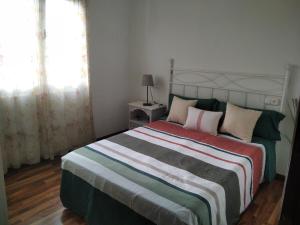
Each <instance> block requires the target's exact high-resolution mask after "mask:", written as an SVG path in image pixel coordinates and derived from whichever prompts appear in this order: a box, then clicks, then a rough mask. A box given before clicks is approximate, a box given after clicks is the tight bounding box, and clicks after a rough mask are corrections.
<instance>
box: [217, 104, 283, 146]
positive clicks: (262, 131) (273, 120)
mask: <svg viewBox="0 0 300 225" xmlns="http://www.w3.org/2000/svg"><path fill="white" fill-rule="evenodd" d="M226 105H227V104H226V102H220V101H218V103H217V104H216V105H215V107H214V109H213V111H221V112H224V115H225V112H226ZM242 108H247V107H242ZM248 109H254V110H258V111H262V114H261V116H260V117H259V119H258V121H257V123H256V126H255V128H254V131H253V136H257V137H262V138H265V139H268V140H272V141H280V140H281V136H280V131H279V123H280V121H281V120H283V119H284V118H285V116H284V115H283V114H282V113H280V112H276V111H273V110H261V109H255V108H248ZM223 121H224V116H223V117H222V118H221V119H220V124H222V123H223Z"/></svg>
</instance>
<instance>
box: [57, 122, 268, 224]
mask: <svg viewBox="0 0 300 225" xmlns="http://www.w3.org/2000/svg"><path fill="white" fill-rule="evenodd" d="M265 158H266V156H265V148H264V146H263V145H261V144H248V143H243V142H241V141H238V140H236V139H233V138H231V137H226V136H212V135H209V134H205V133H199V132H194V131H189V130H186V129H183V128H182V127H181V126H179V125H176V124H173V123H169V122H166V121H156V122H154V123H151V124H149V125H147V126H145V127H139V128H136V129H133V130H130V131H127V132H124V133H122V134H119V135H116V136H113V137H111V138H108V139H105V140H101V141H98V142H95V143H92V144H90V145H87V146H85V147H83V148H80V149H77V150H75V151H73V152H71V153H69V154H67V155H66V156H64V157H63V158H62V169H63V173H67V174H69V175H71V176H74V177H75V178H78V179H80V181H83V182H85V183H86V184H88V186H89V187H92V188H93V189H95V190H96V191H97V192H99V193H103V194H104V195H105V196H107V197H108V198H110V199H112V200H114V201H116V202H118V203H119V204H120V205H122V206H124V207H126V208H127V209H129V210H131V211H133V213H134V215H139V216H141V217H143V218H145V220H146V221H150V222H151V223H153V224H160V225H173V224H174V225H177V224H178V225H182V224H186V225H200V224H202V225H227V224H228V225H233V224H236V223H237V222H238V220H239V216H240V214H241V213H242V212H244V211H245V210H246V208H247V207H248V206H249V204H250V203H251V201H252V199H253V196H254V195H255V193H256V192H257V190H258V188H259V184H260V183H261V182H262V181H263V176H264V167H265ZM62 183H64V185H63V189H64V193H65V194H66V192H67V191H66V190H68V189H69V190H70V192H72V191H73V192H74V193H78V195H80V194H81V192H84V189H80V185H79V186H78V187H76V185H74V184H72V182H64V176H63V178H62ZM67 183H69V184H70V185H69V187H68V186H67V185H66V184H67ZM76 188H78V190H76ZM63 195H64V194H62V199H66V198H64V196H63ZM70 196H71V195H70ZM72 198H75V196H74V195H73V197H72ZM86 198H87V197H86ZM68 201H69V202H66V201H64V200H63V203H64V205H65V206H67V207H69V208H71V209H72V208H74V209H76V208H78V205H80V201H76V204H77V205H74V204H72V203H71V202H72V199H70V198H69V200H68ZM82 201H83V202H84V201H85V203H84V205H89V204H88V203H87V201H95V199H93V198H91V199H89V200H87V199H83V200H82ZM74 202H75V201H74ZM82 204H83V203H82ZM97 204H98V205H102V204H105V201H103V202H98V203H97ZM109 205H110V204H109ZM90 207H92V206H90ZM107 207H109V206H105V205H103V208H107ZM90 210H93V209H90ZM108 210H109V208H108ZM75 211H76V210H75ZM82 212H83V213H82V214H87V213H88V210H86V209H84V210H83V211H82ZM114 213H115V216H116V217H118V212H114ZM83 216H85V217H87V215H83ZM103 217H105V215H103ZM95 224H97V223H95ZM107 224H114V223H109V222H108V223H107Z"/></svg>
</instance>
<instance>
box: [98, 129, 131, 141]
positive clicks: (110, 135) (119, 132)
mask: <svg viewBox="0 0 300 225" xmlns="http://www.w3.org/2000/svg"><path fill="white" fill-rule="evenodd" d="M126 131H128V129H125V130H121V131H118V132H115V133H112V134H108V135H105V136H102V137H100V138H96V141H101V140H103V139H106V138H110V137H112V136H115V135H117V134H121V133H123V132H126Z"/></svg>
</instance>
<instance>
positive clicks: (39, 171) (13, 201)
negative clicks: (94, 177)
mask: <svg viewBox="0 0 300 225" xmlns="http://www.w3.org/2000/svg"><path fill="white" fill-rule="evenodd" d="M60 179H61V171H60V159H55V160H54V161H45V162H42V163H40V164H37V165H33V166H26V167H24V168H22V169H19V170H11V171H9V173H8V174H7V175H6V177H5V181H6V192H7V199H8V211H9V212H8V214H9V222H10V224H11V225H27V224H34V225H86V223H85V222H84V220H83V219H82V218H80V217H79V216H77V215H76V214H74V213H73V212H71V211H70V210H68V209H65V208H64V207H63V206H62V204H61V202H60V199H59V188H60ZM282 189H283V181H282V180H275V181H274V182H272V183H271V184H263V185H262V186H261V188H260V190H259V192H258V194H257V195H256V197H255V199H254V201H253V202H252V204H251V205H250V206H249V208H248V209H247V211H246V212H245V213H244V214H243V215H242V216H241V221H240V223H239V225H276V224H277V220H278V215H279V211H280V200H281V193H282Z"/></svg>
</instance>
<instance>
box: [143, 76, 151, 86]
mask: <svg viewBox="0 0 300 225" xmlns="http://www.w3.org/2000/svg"><path fill="white" fill-rule="evenodd" d="M142 85H143V86H151V87H153V86H154V82H153V77H152V75H151V74H144V75H143V80H142Z"/></svg>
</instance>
